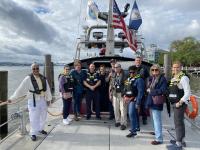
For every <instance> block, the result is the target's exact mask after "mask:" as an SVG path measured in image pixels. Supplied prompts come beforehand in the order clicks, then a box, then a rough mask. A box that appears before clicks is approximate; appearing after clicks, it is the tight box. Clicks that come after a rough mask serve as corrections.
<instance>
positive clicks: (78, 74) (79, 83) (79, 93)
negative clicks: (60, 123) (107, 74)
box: [70, 60, 86, 121]
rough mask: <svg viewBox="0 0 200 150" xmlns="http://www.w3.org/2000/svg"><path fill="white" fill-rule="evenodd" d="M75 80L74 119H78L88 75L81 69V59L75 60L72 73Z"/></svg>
mask: <svg viewBox="0 0 200 150" xmlns="http://www.w3.org/2000/svg"><path fill="white" fill-rule="evenodd" d="M70 75H71V76H72V78H73V80H74V87H73V98H74V107H73V111H74V120H75V121H78V120H79V119H78V117H79V116H80V110H81V101H82V98H83V93H84V85H83V80H84V78H85V76H86V72H85V71H84V70H82V69H81V61H80V60H75V62H74V70H72V72H71V73H70Z"/></svg>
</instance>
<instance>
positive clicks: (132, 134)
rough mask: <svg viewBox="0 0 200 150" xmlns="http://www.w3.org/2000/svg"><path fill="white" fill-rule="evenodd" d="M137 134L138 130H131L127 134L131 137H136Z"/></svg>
mask: <svg viewBox="0 0 200 150" xmlns="http://www.w3.org/2000/svg"><path fill="white" fill-rule="evenodd" d="M136 135H137V133H136V132H130V133H129V134H127V135H126V137H127V138H130V137H135V136H136Z"/></svg>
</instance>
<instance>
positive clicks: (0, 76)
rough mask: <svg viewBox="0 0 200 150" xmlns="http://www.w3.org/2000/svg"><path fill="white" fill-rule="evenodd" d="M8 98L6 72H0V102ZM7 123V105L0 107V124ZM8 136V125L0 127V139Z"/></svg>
mask: <svg viewBox="0 0 200 150" xmlns="http://www.w3.org/2000/svg"><path fill="white" fill-rule="evenodd" d="M7 98H8V71H0V100H1V101H3V102H5V101H7ZM7 121H8V108H7V105H4V106H0V124H3V123H5V122H7ZM7 134H8V124H5V125H4V126H2V127H0V139H3V138H4V137H5V136H6V135H7Z"/></svg>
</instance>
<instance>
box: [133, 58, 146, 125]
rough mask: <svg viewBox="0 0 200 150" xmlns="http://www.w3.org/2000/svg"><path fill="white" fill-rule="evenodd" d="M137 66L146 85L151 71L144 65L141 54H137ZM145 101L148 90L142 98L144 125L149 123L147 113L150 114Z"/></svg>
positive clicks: (141, 112)
mask: <svg viewBox="0 0 200 150" xmlns="http://www.w3.org/2000/svg"><path fill="white" fill-rule="evenodd" d="M135 66H136V67H137V74H138V75H140V77H141V78H143V79H144V82H145V85H146V82H147V78H148V77H149V72H148V70H147V68H146V67H145V66H143V65H142V58H141V57H140V56H137V57H136V58H135ZM144 92H145V91H144ZM145 103H146V92H145V93H144V97H143V98H142V102H141V108H140V115H141V116H142V123H143V124H144V125H146V124H147V115H148V113H147V110H146V109H145Z"/></svg>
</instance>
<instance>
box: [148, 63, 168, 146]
mask: <svg viewBox="0 0 200 150" xmlns="http://www.w3.org/2000/svg"><path fill="white" fill-rule="evenodd" d="M150 74H151V76H150V78H149V81H148V86H147V92H148V96H147V107H149V108H150V109H151V112H152V117H153V127H154V132H155V140H154V141H152V142H151V144H152V145H158V144H162V143H163V134H162V114H161V113H162V111H163V103H164V100H165V94H166V90H167V80H166V78H165V77H164V75H163V74H162V72H161V68H160V66H159V65H158V64H154V65H152V66H151V68H150Z"/></svg>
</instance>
